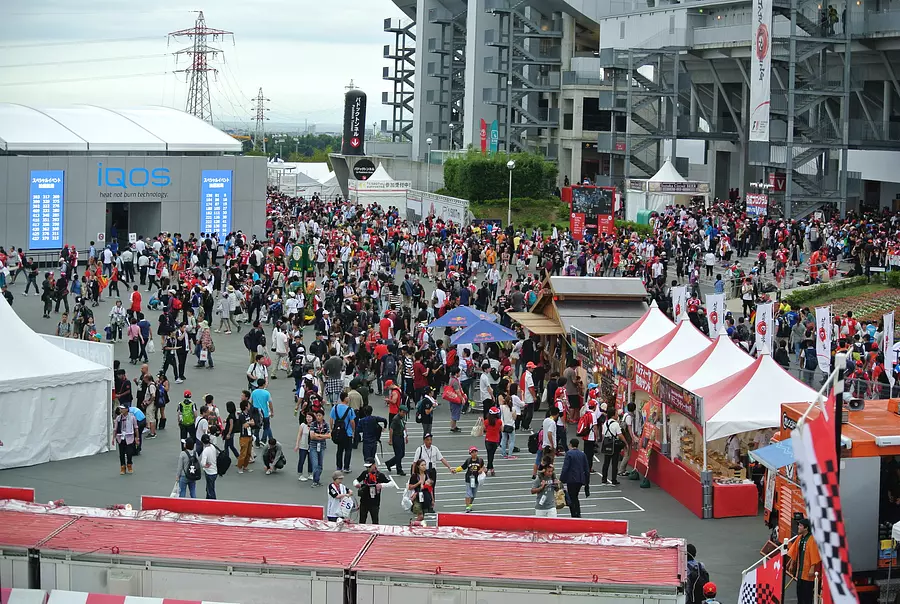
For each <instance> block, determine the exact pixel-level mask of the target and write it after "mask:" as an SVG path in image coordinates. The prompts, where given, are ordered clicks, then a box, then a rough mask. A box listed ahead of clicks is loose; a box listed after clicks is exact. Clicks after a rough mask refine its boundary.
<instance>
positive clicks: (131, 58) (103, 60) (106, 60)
mask: <svg viewBox="0 0 900 604" xmlns="http://www.w3.org/2000/svg"><path fill="white" fill-rule="evenodd" d="M167 56H169V55H167V54H155V55H132V56H128V57H106V58H101V59H72V60H69V61H47V62H44V63H16V64H13V65H0V69H13V68H18V67H47V66H53V65H75V64H78V63H110V62H112V61H136V60H138V59H158V58H159V57H167Z"/></svg>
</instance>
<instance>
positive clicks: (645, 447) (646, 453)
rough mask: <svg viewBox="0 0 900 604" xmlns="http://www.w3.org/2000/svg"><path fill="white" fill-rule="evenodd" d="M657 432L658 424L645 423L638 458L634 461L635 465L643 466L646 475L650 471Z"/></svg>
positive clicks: (639, 443)
mask: <svg viewBox="0 0 900 604" xmlns="http://www.w3.org/2000/svg"><path fill="white" fill-rule="evenodd" d="M656 430H657V428H656V424H654V423H652V422H644V429H643V430H642V431H641V440H640V441H639V442H638V449H637V458H636V459H635V460H634V464H635V465H640V466H643V468H644V475H646V474H647V473H648V472H649V471H650V451H652V450H653V442H654V441H655V440H656Z"/></svg>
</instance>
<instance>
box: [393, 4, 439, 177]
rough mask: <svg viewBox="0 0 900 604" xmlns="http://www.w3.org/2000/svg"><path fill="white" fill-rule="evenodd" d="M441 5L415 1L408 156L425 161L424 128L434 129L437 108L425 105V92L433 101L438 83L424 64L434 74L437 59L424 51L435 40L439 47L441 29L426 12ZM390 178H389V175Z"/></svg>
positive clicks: (437, 95) (436, 97)
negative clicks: (413, 89) (413, 87)
mask: <svg viewBox="0 0 900 604" xmlns="http://www.w3.org/2000/svg"><path fill="white" fill-rule="evenodd" d="M442 8H443V5H442V4H441V3H440V2H439V1H438V0H418V1H417V3H416V95H415V98H414V99H413V127H412V130H411V131H410V133H411V134H412V137H413V140H412V156H413V157H414V158H416V159H425V155H426V154H427V153H428V151H429V149H428V144H427V143H426V140H427V139H428V138H429V137H431V135H432V132H431V131H429V129H428V125H429V124H431V126H432V128H433V130H434V131H436V130H437V120H438V108H437V106H436V105H432V104H431V103H429V102H428V91H429V90H433V91H434V100H437V99H438V98H439V92H438V91H439V90H440V81H439V80H438V79H437V78H436V77H434V76H429V75H428V64H429V63H434V64H435V66H434V67H435V73H437V70H438V67H439V60H440V57H439V56H438V55H436V54H435V53H434V52H431V51H429V50H428V40H429V39H431V38H436V39H437V44H438V45H440V38H441V26H440V25H436V24H434V23H431V22H430V21H429V20H428V11H429V10H431V9H442ZM432 148H433V149H437V148H438V144H437V138H434V144H433V145H432ZM392 176H393V175H392Z"/></svg>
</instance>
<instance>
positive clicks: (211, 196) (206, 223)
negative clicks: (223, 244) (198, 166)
mask: <svg viewBox="0 0 900 604" xmlns="http://www.w3.org/2000/svg"><path fill="white" fill-rule="evenodd" d="M201 179H202V180H201V184H200V232H201V233H218V234H219V236H220V237H221V238H223V239H224V237H225V236H226V235H228V233H230V232H231V179H232V171H231V170H203V173H202V174H201Z"/></svg>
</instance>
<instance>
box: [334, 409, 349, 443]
mask: <svg viewBox="0 0 900 604" xmlns="http://www.w3.org/2000/svg"><path fill="white" fill-rule="evenodd" d="M348 415H350V407H347V410H346V411H344V414H343V415H340V416H339V415H337V413H335V418H336V419H335V420H334V427H333V428H332V429H331V442H333V443H334V444H336V445H343V444H344V443H346V442H347V441H348V440H349V439H350V435H349V434H347V416H348Z"/></svg>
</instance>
